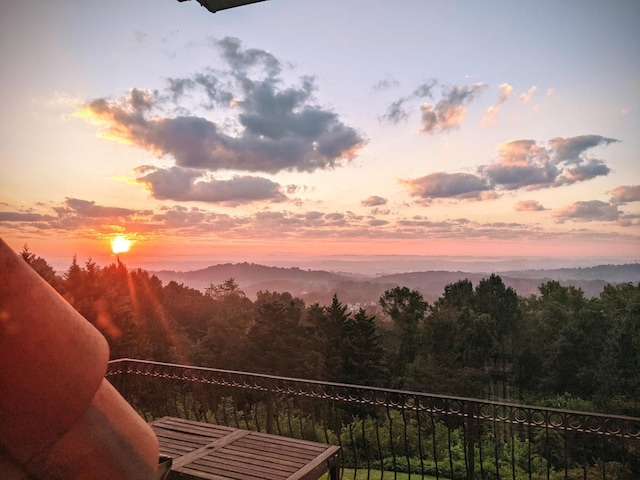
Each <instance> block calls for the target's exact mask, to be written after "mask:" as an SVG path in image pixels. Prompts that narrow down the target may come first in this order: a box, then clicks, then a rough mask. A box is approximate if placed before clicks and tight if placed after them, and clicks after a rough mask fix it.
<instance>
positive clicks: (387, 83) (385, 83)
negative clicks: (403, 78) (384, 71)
mask: <svg viewBox="0 0 640 480" xmlns="http://www.w3.org/2000/svg"><path fill="white" fill-rule="evenodd" d="M399 86H400V82H399V81H397V80H393V79H391V78H385V79H384V80H380V81H379V82H376V83H375V84H374V85H373V87H372V90H373V91H374V92H382V91H385V90H391V89H393V88H397V87H399Z"/></svg>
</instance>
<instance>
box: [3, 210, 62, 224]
mask: <svg viewBox="0 0 640 480" xmlns="http://www.w3.org/2000/svg"><path fill="white" fill-rule="evenodd" d="M54 219H55V217H53V216H51V215H42V214H40V213H25V212H0V222H49V221H52V220H54Z"/></svg>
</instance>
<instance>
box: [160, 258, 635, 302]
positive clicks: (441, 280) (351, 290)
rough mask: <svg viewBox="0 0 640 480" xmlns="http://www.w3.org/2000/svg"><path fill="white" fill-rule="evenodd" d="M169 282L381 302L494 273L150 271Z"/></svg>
mask: <svg viewBox="0 0 640 480" xmlns="http://www.w3.org/2000/svg"><path fill="white" fill-rule="evenodd" d="M151 273H153V274H154V275H156V276H157V277H158V278H159V279H160V280H161V281H162V282H163V283H164V284H167V283H169V282H170V281H175V282H177V283H183V284H184V285H187V286H189V287H192V288H196V289H199V290H205V289H206V288H207V287H209V286H210V285H211V284H219V283H222V282H223V281H225V280H227V279H229V278H233V279H234V280H235V281H236V282H237V283H238V285H239V286H240V288H241V289H242V290H243V291H244V292H245V294H246V295H247V296H248V297H249V298H255V296H256V294H257V292H259V291H261V290H262V291H267V290H269V291H279V292H283V291H287V292H289V293H291V294H292V295H294V296H298V297H300V298H302V299H304V300H305V302H307V303H314V302H319V303H320V304H321V305H325V304H328V303H330V302H331V297H332V296H333V294H334V293H336V294H337V295H338V298H339V299H340V300H341V301H342V302H343V303H370V302H377V300H378V299H379V298H380V296H381V295H382V294H383V293H384V291H385V290H388V289H391V288H394V287H396V286H405V287H409V288H412V289H416V290H418V291H419V292H420V293H422V294H423V296H424V297H425V299H426V300H428V301H433V300H435V299H436V298H438V297H439V296H441V295H442V293H443V292H444V287H445V286H446V285H448V284H451V283H454V282H456V281H458V280H462V279H465V278H466V279H469V280H470V281H471V282H472V283H473V284H474V285H477V284H478V282H479V281H480V280H482V279H483V278H487V277H488V276H489V275H490V274H491V273H492V271H491V270H489V269H488V270H487V272H465V271H446V270H429V271H421V272H407V273H394V274H387V275H378V276H373V275H363V274H353V273H336V272H328V271H325V270H302V269H301V268H298V267H287V268H285V267H269V266H265V265H259V264H254V263H246V262H245V263H234V264H232V263H226V264H219V265H212V266H209V267H207V268H204V269H200V270H194V271H187V272H180V271H178V272H177V271H172V270H162V271H156V272H151ZM499 275H500V277H501V278H502V280H503V282H504V283H505V285H507V286H509V287H512V288H513V289H515V290H516V292H518V294H519V295H521V296H529V295H532V294H538V293H539V290H538V287H539V286H540V285H541V284H542V283H545V282H548V281H550V280H557V281H559V282H560V283H561V284H562V285H567V286H568V285H572V286H574V287H576V288H580V289H582V290H583V291H584V292H585V295H586V296H588V297H595V296H598V295H599V294H600V292H601V291H602V289H603V288H604V286H605V285H606V284H607V283H612V284H616V283H623V282H632V283H638V282H640V264H638V263H633V264H625V265H600V266H596V267H585V268H582V267H581V268H560V269H546V270H545V269H540V270H523V271H516V270H512V271H505V272H499Z"/></svg>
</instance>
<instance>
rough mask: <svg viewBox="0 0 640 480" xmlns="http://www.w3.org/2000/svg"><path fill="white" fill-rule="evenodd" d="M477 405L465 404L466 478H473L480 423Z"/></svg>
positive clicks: (471, 479) (468, 479)
mask: <svg viewBox="0 0 640 480" xmlns="http://www.w3.org/2000/svg"><path fill="white" fill-rule="evenodd" d="M478 414H479V411H478V405H477V404H476V403H470V404H467V419H466V420H467V435H465V438H464V442H465V448H466V449H467V455H466V456H467V480H474V478H475V466H476V465H475V464H476V456H475V454H476V450H475V446H476V442H478V441H480V425H479V419H478Z"/></svg>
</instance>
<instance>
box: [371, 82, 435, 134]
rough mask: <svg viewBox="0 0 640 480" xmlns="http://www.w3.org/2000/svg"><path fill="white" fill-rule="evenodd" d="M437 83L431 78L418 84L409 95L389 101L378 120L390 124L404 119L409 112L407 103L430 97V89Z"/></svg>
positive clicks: (407, 116) (431, 94)
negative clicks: (385, 111)
mask: <svg viewBox="0 0 640 480" xmlns="http://www.w3.org/2000/svg"><path fill="white" fill-rule="evenodd" d="M437 84H438V82H437V80H434V79H431V80H429V81H427V82H424V83H422V84H420V85H418V86H417V87H416V88H415V90H414V91H413V92H411V94H410V95H406V96H404V97H400V98H399V99H398V100H396V101H394V102H393V103H391V105H389V107H388V108H387V113H385V114H384V115H381V116H380V120H381V121H385V122H388V123H391V124H397V123H400V122H401V121H404V120H406V119H407V118H409V114H410V112H409V110H408V106H407V105H410V104H411V103H412V102H413V101H414V100H419V99H422V98H425V97H428V98H432V97H433V93H432V90H433V89H434V88H435V87H436V85H437Z"/></svg>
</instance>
